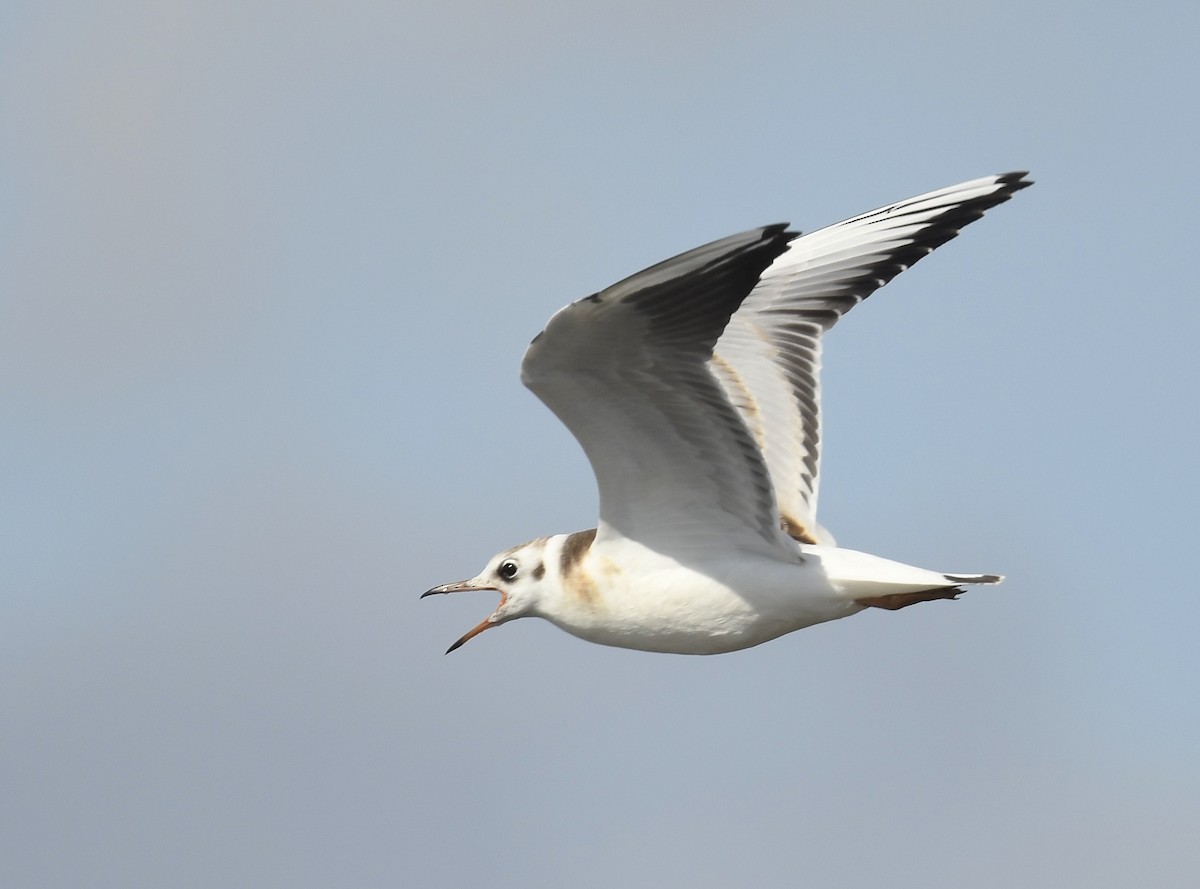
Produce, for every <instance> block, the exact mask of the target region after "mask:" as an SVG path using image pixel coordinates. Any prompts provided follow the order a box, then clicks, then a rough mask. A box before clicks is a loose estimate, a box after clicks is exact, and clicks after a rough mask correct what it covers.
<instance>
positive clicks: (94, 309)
mask: <svg viewBox="0 0 1200 889" xmlns="http://www.w3.org/2000/svg"><path fill="white" fill-rule="evenodd" d="M1196 15H1197V14H1196V12H1195V11H1194V10H1192V9H1190V8H1189V7H1186V5H1178V4H1159V3H1145V4H1140V5H1138V6H1137V8H1136V10H1133V9H1131V8H1128V7H1118V6H1116V5H1111V6H1104V5H1101V6H1097V5H1096V4H1087V3H1074V2H1067V3H1061V4H1055V5H1047V4H1040V3H1039V4H1034V3H1006V4H961V3H948V2H918V3H914V4H908V5H905V6H904V7H903V8H901V7H899V6H896V5H895V4H879V3H846V4H840V5H838V6H836V7H831V6H817V5H810V4H804V3H755V2H750V3H746V4H739V5H736V6H735V5H730V4H717V3H709V2H698V3H696V2H693V3H682V2H651V3H633V2H619V3H609V4H595V3H588V4H573V5H565V4H557V3H554V4H551V3H543V2H540V0H526V2H518V3H510V4H505V5H503V6H500V5H497V4H480V3H473V2H449V3H433V2H413V3H406V4H379V3H363V4H359V3H349V4H332V3H329V4H319V3H267V2H257V0H255V2H243V3H237V4H232V3H231V4H223V3H206V4H198V3H171V2H163V3H121V2H118V3H111V4H104V5H103V6H98V5H95V4H80V3H63V4H56V5H48V4H22V3H13V4H9V5H8V6H6V7H5V9H4V11H3V12H0V121H2V125H0V418H2V420H0V455H2V458H3V459H2V461H0V503H2V504H3V506H2V508H0V563H2V564H3V565H4V566H5V570H4V574H3V583H2V586H0V605H2V609H3V611H2V615H3V619H2V620H0V714H2V715H0V740H2V745H3V750H4V755H3V757H0V770H2V771H3V774H2V776H0V777H3V785H4V787H5V792H4V794H3V801H2V802H0V819H2V820H0V846H6V847H7V848H4V849H3V850H0V852H2V854H0V877H3V882H4V884H5V885H7V886H31V887H32V886H38V887H68V886H70V887H74V886H80V885H87V886H93V887H108V886H112V887H118V886H119V887H128V886H152V885H153V886H161V885H170V886H175V887H189V886H196V887H200V886H205V887H207V886H213V885H224V886H255V887H264V886H280V887H283V886H286V887H289V889H291V887H307V886H313V887H317V886H332V885H336V886H355V887H370V886H383V885H419V886H443V885H445V886H449V885H456V886H457V885H472V884H484V885H491V886H530V885H533V886H537V885H563V886H572V887H602V886H612V885H622V886H630V887H640V886H646V887H650V886H654V887H662V886H676V885H678V886H694V887H720V886H729V885H755V886H781V887H782V886H794V885H797V884H800V883H803V884H805V885H816V886H821V885H825V886H838V887H860V886H861V887H877V886H880V885H887V886H891V887H908V886H912V887H918V886H920V887H927V886H930V885H934V886H937V885H948V886H949V885H955V886H964V885H965V886H972V887H977V889H978V887H983V889H986V887H1006V889H1007V887H1011V886H1014V885H1020V886H1054V887H1073V886H1079V887H1084V886H1086V887H1089V889H1091V887H1124V886H1129V885H1135V884H1136V885H1139V886H1148V887H1174V886H1184V885H1192V884H1193V883H1194V881H1195V879H1196V876H1197V874H1198V873H1200V852H1198V851H1197V847H1196V843H1195V835H1196V826H1197V824H1200V804H1198V803H1197V800H1198V799H1200V793H1198V790H1200V786H1198V785H1200V765H1198V764H1197V758H1196V756H1195V751H1196V749H1197V746H1198V745H1200V711H1198V708H1197V706H1196V703H1195V702H1196V689H1197V683H1198V680H1200V653H1198V652H1200V649H1198V648H1197V646H1196V642H1195V638H1196V629H1197V626H1200V604H1198V601H1200V597H1198V596H1197V594H1196V591H1195V581H1194V579H1193V572H1192V567H1193V561H1194V559H1193V554H1194V552H1195V543H1194V539H1193V538H1194V536H1195V531H1196V527H1197V525H1196V519H1195V515H1194V508H1193V504H1194V502H1195V500H1196V495H1197V490H1196V489H1197V472H1196V469H1195V467H1194V463H1195V454H1196V453H1197V445H1198V438H1200V436H1198V431H1200V430H1198V423H1197V410H1196V407H1195V402H1196V398H1195V395H1194V393H1193V391H1192V390H1193V388H1194V386H1195V381H1196V380H1197V378H1198V372H1200V359H1198V357H1197V352H1196V348H1195V342H1196V334H1197V332H1198V331H1197V327H1198V321H1200V309H1198V308H1197V305H1198V301H1197V299H1196V285H1195V281H1194V275H1193V269H1192V265H1191V262H1190V260H1189V259H1188V257H1189V256H1191V255H1193V253H1194V250H1195V248H1194V245H1193V243H1192V241H1193V239H1194V233H1195V231H1196V230H1197V223H1198V222H1200V220H1198V218H1197V211H1196V203H1195V202H1196V195H1197V185H1198V177H1197V174H1196V166H1195V162H1196V158H1197V156H1200V126H1198V124H1197V119H1196V115H1195V99H1194V95H1193V92H1194V84H1195V83H1196V80H1197V76H1198V75H1200V71H1198V70H1197V63H1196V60H1195V53H1194V47H1193V46H1192V44H1193V43H1194V41H1193V40H1192V39H1191V35H1194V34H1195V33H1196V27H1197V20H1196ZM1010 169H1029V170H1031V175H1032V178H1033V179H1035V180H1036V182H1037V184H1036V185H1035V186H1034V187H1033V188H1031V189H1028V190H1026V191H1024V192H1021V193H1020V194H1019V195H1018V196H1017V197H1016V198H1015V199H1014V200H1013V201H1012V202H1010V203H1008V204H1005V205H1003V206H1002V207H1000V208H997V209H996V210H995V211H993V212H992V213H990V214H989V216H988V218H986V219H985V220H983V221H982V222H980V223H978V224H977V225H975V226H973V227H972V228H971V229H970V230H969V231H967V232H966V233H965V234H964V236H963V237H962V238H960V239H958V240H956V241H955V242H953V243H951V244H949V245H947V246H946V247H944V248H942V249H941V250H939V251H938V253H937V255H936V256H934V257H931V258H930V259H928V260H927V261H925V262H923V263H922V264H921V265H920V266H919V267H917V268H915V269H913V270H912V271H909V272H906V273H905V274H904V275H902V276H901V277H899V278H898V279H896V280H895V281H894V282H893V283H892V284H890V285H889V286H888V287H887V288H886V289H885V290H883V291H881V292H880V293H878V294H877V295H876V296H874V297H872V299H871V300H870V301H869V302H868V303H867V304H866V305H864V306H863V307H861V308H859V309H857V310H856V311H855V312H854V313H853V314H852V315H851V316H850V317H849V318H848V319H847V320H846V321H845V322H843V324H841V325H840V326H839V327H838V328H837V330H836V331H834V332H833V333H832V334H831V336H830V337H829V341H828V344H827V351H826V360H825V377H824V380H825V392H824V397H825V408H826V422H827V436H826V445H827V448H828V450H827V452H826V455H825V463H824V477H823V484H822V505H821V510H822V511H821V519H822V522H823V524H825V525H827V526H828V527H829V528H830V529H831V530H832V531H833V532H834V533H835V534H836V535H837V537H838V539H839V541H840V542H842V543H843V544H845V545H848V546H852V547H854V548H857V549H864V550H868V551H871V552H875V553H878V554H880V555H884V556H887V557H890V558H896V559H900V560H902V561H906V562H911V563H914V564H920V565H928V566H931V567H935V568H939V569H944V570H951V571H955V570H963V571H997V572H1001V573H1004V574H1006V575H1008V580H1007V581H1006V583H1005V584H1004V585H1003V586H1002V587H999V588H996V589H978V590H974V591H972V592H971V594H970V595H968V596H965V597H963V598H962V599H961V600H960V601H958V602H956V603H933V604H930V605H927V606H923V607H920V608H912V609H908V610H905V611H903V612H900V613H896V614H891V613H886V614H885V613H867V614H864V615H861V616H858V617H856V618H853V619H851V620H847V621H841V622H837V623H835V624H831V625H824V626H819V627H815V628H812V629H810V630H806V631H803V632H802V633H799V634H796V635H793V636H790V637H786V638H784V639H782V640H778V641H776V642H773V643H771V644H769V645H766V646H763V647H761V648H758V649H754V650H751V651H747V652H741V653H737V654H733V655H727V656H720V657H715V658H707V659H705V658H672V657H668V656H661V655H658V656H656V655H647V654H641V653H635V652H626V651H618V650H612V649H605V648H601V647H597V646H590V645H587V644H585V643H582V642H580V641H578V640H576V639H573V638H570V637H568V636H566V635H565V634H562V633H560V632H559V631H557V630H555V629H554V628H553V627H551V626H550V625H548V624H545V623H541V622H537V621H521V622H517V623H515V624H511V625H508V626H506V627H504V628H503V629H502V630H500V631H497V632H494V633H488V634H487V635H486V636H484V637H482V638H480V639H478V640H476V641H474V642H472V643H471V644H470V645H468V646H466V647H465V648H463V649H462V650H461V651H459V652H456V653H455V654H454V655H452V656H450V657H443V656H442V652H443V651H444V649H445V647H446V646H447V645H448V644H449V643H450V642H451V641H453V639H455V638H457V636H458V635H460V634H461V633H462V632H463V631H464V630H466V629H467V628H469V627H470V626H472V625H473V624H475V623H476V622H478V621H479V620H480V619H481V618H482V617H483V616H485V615H486V614H487V613H489V611H490V610H491V608H493V607H494V604H495V602H494V597H491V596H488V595H486V594H485V595H481V596H463V597H448V598H446V599H437V600H432V601H425V602H420V603H419V602H418V599H417V596H418V595H419V593H420V592H421V591H422V590H424V589H426V588H427V587H429V586H431V585H432V584H434V583H440V582H444V581H449V580H454V579H459V578H461V577H466V576H469V575H472V574H474V573H475V572H476V571H477V570H478V569H479V568H480V567H481V566H482V565H483V563H484V562H485V561H486V559H487V558H488V557H489V556H490V555H491V554H492V553H493V552H495V551H497V550H499V549H501V548H504V547H506V546H509V545H512V544H514V543H517V542H519V541H522V540H525V539H528V538H530V537H534V536H538V535H542V534H547V533H554V532H560V531H571V530H577V529H581V528H586V527H590V526H591V525H592V524H593V523H594V518H595V507H596V502H595V501H596V497H595V490H594V486H593V482H592V478H591V475H590V471H589V469H588V467H587V464H586V461H585V460H584V458H583V456H582V454H581V452H580V451H579V450H578V448H577V446H576V445H575V443H574V442H573V440H572V439H571V438H570V436H569V434H568V433H567V432H566V431H565V430H564V429H563V428H562V427H561V426H560V425H559V424H558V423H557V421H556V420H555V419H554V418H553V416H552V415H551V414H550V413H549V412H548V411H547V410H545V409H544V408H543V407H542V406H541V405H540V404H539V403H538V402H537V401H536V399H535V398H533V396H532V395H531V394H529V393H528V392H526V391H525V390H524V389H522V388H521V386H520V383H519V381H518V379H517V366H518V364H519V361H520V357H521V354H522V352H523V350H524V347H525V345H526V344H527V343H528V341H529V340H530V339H531V338H532V336H533V335H534V334H535V333H536V332H537V331H538V330H539V329H541V326H542V325H543V323H544V322H545V321H546V319H547V318H548V317H549V316H550V314H551V313H552V312H553V311H554V310H555V309H557V308H558V307H559V306H561V305H562V304H564V303H566V302H567V301H569V300H571V299H574V298H577V297H579V296H582V295H585V294H587V293H591V292H593V291H595V290H597V289H599V288H601V287H603V286H605V285H606V284H609V283H611V282H613V281H615V280H617V279H619V278H621V277H624V276H625V275H627V274H629V273H631V272H634V271H636V270H637V269H639V268H641V267H643V266H645V265H648V264H650V263H652V262H655V261H657V260H659V259H662V258H665V257H666V256H669V255H671V254H673V253H676V252H679V251H681V250H684V249H687V248H689V247H692V246H695V245H697V244H699V243H702V242H705V241H707V240H711V239H713V238H717V237H720V236H723V235H726V234H730V233H732V232H735V231H739V230H742V229H745V228H749V227H752V226H755V225H760V224H764V223H769V222H776V221H783V220H789V221H791V222H792V224H793V225H794V226H795V227H797V228H800V229H802V230H810V229H813V228H817V227H820V226H822V225H825V224H828V223H831V222H834V221H836V220H838V219H841V218H844V217H846V216H850V215H853V214H855V213H858V212H862V211H864V210H868V209H871V208H873V207H876V206H878V205H880V204H883V203H886V202H888V201H891V200H894V199H898V198H902V197H906V196H909V195H911V194H916V193H919V192H921V191H925V190H929V189H933V188H937V187H940V186H944V185H949V184H952V183H954V182H957V181H960V180H964V179H969V178H973V177H975V176H980V175H984V174H987V173H993V172H1001V171H1005V170H1010Z"/></svg>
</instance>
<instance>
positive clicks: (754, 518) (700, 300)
mask: <svg viewBox="0 0 1200 889" xmlns="http://www.w3.org/2000/svg"><path fill="white" fill-rule="evenodd" d="M785 228H786V226H785V225H772V226H767V227H764V228H760V229H755V230H754V231H749V232H745V233H743V234H739V235H734V236H732V237H729V238H725V239H723V240H720V241H715V242H713V243H711V244H708V245H706V246H704V247H699V248H697V249H695V250H692V251H689V252H688V253H684V254H682V255H680V256H677V257H675V258H674V259H669V260H667V261H666V262H663V263H660V264H658V265H656V266H653V267H652V268H649V269H646V270H645V271H642V272H639V273H638V274H636V275H633V276H632V277H630V278H627V279H625V280H624V281H621V282H620V283H618V284H614V285H613V286H611V287H609V288H607V289H605V290H603V291H601V292H600V293H597V294H595V295H593V296H589V297H587V298H585V299H581V300H579V301H578V302H575V303H572V304H571V305H569V306H567V307H566V308H564V309H562V310H561V311H559V312H558V313H557V314H555V315H554V317H552V318H551V319H550V322H549V323H548V324H547V325H546V329H545V330H543V331H542V332H541V333H540V334H538V336H537V337H536V338H535V339H534V341H533V343H532V344H531V345H530V347H529V350H528V351H527V352H526V353H525V359H524V361H523V362H522V364H521V379H522V380H523V381H524V383H525V385H526V386H528V387H529V388H530V389H532V390H533V392H534V393H535V394H536V395H537V396H538V398H540V399H541V400H542V401H543V402H545V403H546V405H547V406H548V407H549V408H550V409H551V410H552V411H554V413H555V414H557V415H558V418H559V419H560V420H562V421H563V423H565V424H566V426H567V428H568V429H570V430H571V432H572V433H573V434H574V435H575V437H576V438H577V439H578V440H579V443H580V444H581V445H582V446H583V449H584V451H585V452H586V453H587V456H588V459H589V460H590V461H591V464H592V469H593V470H594V471H595V473H596V481H597V484H598V485H599V489H600V527H599V531H598V534H599V538H600V539H601V540H603V539H605V537H612V536H613V535H623V536H625V537H628V538H631V539H634V540H637V541H639V542H641V543H643V544H645V545H647V546H650V547H652V548H654V549H657V550H659V551H660V552H664V553H669V554H672V555H675V556H677V557H680V558H686V557H687V555H688V554H689V553H697V552H702V551H708V550H712V549H713V548H716V547H720V548H729V547H740V548H745V549H752V550H760V551H762V550H766V551H770V552H772V553H774V554H776V555H781V554H784V555H787V554H790V557H792V558H798V555H797V552H796V550H795V548H794V545H790V541H789V540H788V538H787V537H786V536H785V535H784V534H783V532H782V531H781V530H780V527H779V521H778V512H777V510H776V508H775V499H774V495H773V492H772V487H771V478H770V474H769V473H768V471H767V467H766V465H765V464H764V462H763V458H762V454H761V453H760V452H759V448H758V445H757V444H756V443H755V440H754V437H753V436H752V435H751V433H750V431H749V430H748V429H747V427H746V424H745V422H744V421H743V419H742V417H741V415H740V414H739V413H738V411H737V409H735V408H734V406H733V405H732V404H731V403H730V401H729V399H728V398H727V397H726V395H725V393H724V391H723V390H722V388H721V386H720V384H719V383H718V381H717V379H716V378H715V377H714V376H713V374H712V373H711V372H710V371H709V368H708V362H709V359H710V358H711V357H712V349H713V345H714V344H715V343H716V341H717V338H718V337H719V336H720V335H721V331H722V330H724V329H725V326H726V324H727V323H728V321H729V318H730V316H731V315H732V314H733V312H734V311H735V310H736V309H737V307H738V306H739V305H740V304H741V303H742V301H743V300H744V299H745V298H746V297H747V295H748V294H749V293H750V292H751V290H752V289H753V288H754V287H755V285H756V284H758V281H759V278H760V277H761V275H762V273H763V271H764V270H765V269H766V268H768V267H769V266H770V265H771V263H772V262H774V261H775V260H776V259H777V258H778V257H779V256H780V255H781V254H783V252H784V251H785V250H786V249H787V245H788V242H789V241H791V239H792V238H794V237H796V233H794V232H788V231H785Z"/></svg>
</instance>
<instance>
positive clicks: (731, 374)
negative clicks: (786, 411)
mask: <svg viewBox="0 0 1200 889" xmlns="http://www.w3.org/2000/svg"><path fill="white" fill-rule="evenodd" d="M710 360H711V362H712V366H713V368H714V369H715V370H716V372H717V373H716V376H717V379H718V380H720V381H721V382H722V383H723V384H725V394H726V396H727V397H728V398H729V401H730V402H731V403H732V404H733V406H734V407H736V408H737V410H738V413H739V414H741V416H742V421H743V422H744V423H745V424H746V426H747V427H749V429H750V432H751V433H752V434H753V435H754V441H755V443H756V444H757V445H758V449H759V450H760V451H761V450H762V449H763V448H764V447H766V437H765V436H764V435H763V428H762V412H761V411H760V410H759V409H758V402H757V400H755V398H754V393H753V392H751V391H750V388H749V387H748V386H747V385H746V383H745V382H744V381H743V380H742V376H741V374H739V373H738V372H737V371H736V370H735V369H734V367H733V365H732V364H730V363H729V362H728V361H726V360H725V359H724V358H722V357H721V356H720V355H718V354H717V353H716V352H714V353H713V356H712V358H711V359H710Z"/></svg>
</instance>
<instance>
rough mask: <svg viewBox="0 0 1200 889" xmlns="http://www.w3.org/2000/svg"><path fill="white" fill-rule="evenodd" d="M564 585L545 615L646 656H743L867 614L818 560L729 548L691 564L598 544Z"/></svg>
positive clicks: (634, 546)
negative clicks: (797, 634)
mask: <svg viewBox="0 0 1200 889" xmlns="http://www.w3.org/2000/svg"><path fill="white" fill-rule="evenodd" d="M558 580H559V581H560V584H559V586H560V595H558V596H555V597H554V598H553V599H552V600H550V601H549V602H546V603H544V604H543V607H542V609H540V612H541V616H542V617H545V618H546V619H548V620H550V621H551V622H552V623H554V624H556V625H557V626H558V627H560V628H561V629H563V630H566V631H567V632H568V633H571V634H572V635H575V636H579V637H580V638H582V639H586V640H588V641H590V642H597V643H600V644H602V645H614V646H618V647H621V648H635V649H641V650H644V651H661V652H670V653H676V654H718V653H722V652H727V651H736V650H738V649H742V648H749V647H751V646H754V645H759V644H761V643H763V642H767V641H769V640H771V639H775V638H777V637H779V636H782V635H784V634H785V633H790V632H792V631H794V630H798V629H801V628H803V627H807V626H811V625H812V624H817V623H821V622H823V621H828V620H834V619H836V618H840V617H846V616H847V615H850V614H854V613H855V612H857V611H861V610H862V607H861V606H860V605H858V604H856V603H855V602H854V601H853V600H852V599H850V598H847V597H846V596H845V595H844V594H843V593H842V592H841V591H840V590H839V589H837V588H836V587H835V586H834V585H833V584H831V583H830V581H829V579H828V578H827V577H826V575H825V572H824V570H823V568H822V567H821V562H820V560H819V559H815V560H814V559H806V560H805V561H800V560H796V561H784V560H782V559H776V558H770V557H767V556H764V555H762V554H761V553H758V552H746V553H743V552H739V551H737V550H732V551H731V550H725V551H722V552H721V553H720V554H719V557H717V558H708V557H706V556H705V554H703V553H697V555H696V557H695V559H694V560H689V561H688V562H686V563H685V562H683V561H680V560H677V559H675V558H671V557H668V556H664V555H662V554H660V553H658V552H655V551H654V550H651V549H649V548H647V547H645V546H643V545H641V544H639V543H637V542H636V541H632V540H629V539H627V538H617V539H615V540H612V541H611V542H607V545H605V544H600V543H598V544H597V545H596V546H593V547H592V548H591V549H589V550H588V552H587V554H586V555H585V556H584V557H583V558H582V559H581V560H580V561H579V563H578V564H576V565H574V566H572V567H570V568H569V570H567V571H566V572H565V573H563V574H561V575H560V577H559V578H558Z"/></svg>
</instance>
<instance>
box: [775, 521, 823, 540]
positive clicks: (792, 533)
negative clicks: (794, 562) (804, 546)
mask: <svg viewBox="0 0 1200 889" xmlns="http://www.w3.org/2000/svg"><path fill="white" fill-rule="evenodd" d="M779 526H780V527H781V528H783V533H784V534H786V535H787V536H788V537H790V538H792V540H795V541H797V542H798V543H812V544H816V543H819V542H820V541H819V540H817V535H816V534H814V533H813V532H812V531H809V530H808V528H806V527H805V526H804V525H802V524H801V523H800V522H797V521H796V520H795V519H793V518H791V517H789V516H780V517H779Z"/></svg>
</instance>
